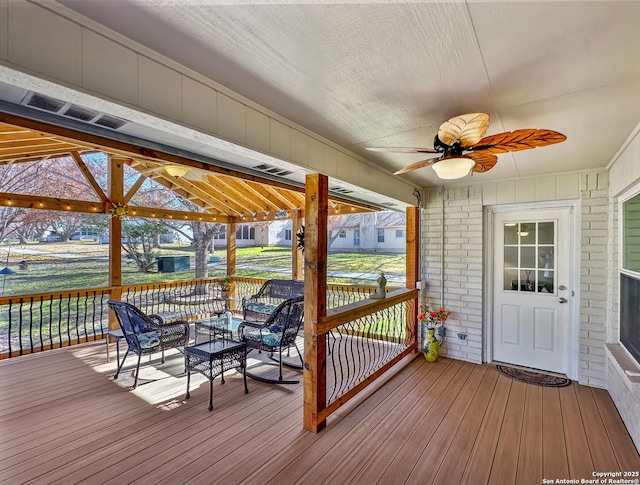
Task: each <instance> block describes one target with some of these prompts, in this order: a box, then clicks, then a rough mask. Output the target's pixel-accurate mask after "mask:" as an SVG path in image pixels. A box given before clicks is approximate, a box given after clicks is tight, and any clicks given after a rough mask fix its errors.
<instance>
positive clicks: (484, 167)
mask: <svg viewBox="0 0 640 485" xmlns="http://www.w3.org/2000/svg"><path fill="white" fill-rule="evenodd" d="M465 156H466V157H469V158H471V159H473V161H474V162H476V164H475V166H474V167H473V168H472V169H471V170H472V171H473V172H478V173H483V172H487V171H489V170H491V169H492V168H493V167H494V166H495V164H496V163H498V157H496V156H495V155H494V154H492V153H488V152H487V151H486V150H479V151H477V152H469V153H467V154H466V155H465Z"/></svg>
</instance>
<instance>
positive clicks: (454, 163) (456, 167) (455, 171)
mask: <svg viewBox="0 0 640 485" xmlns="http://www.w3.org/2000/svg"><path fill="white" fill-rule="evenodd" d="M475 164H476V162H474V161H473V160H471V159H470V158H467V157H451V158H445V159H443V160H440V161H439V162H436V163H434V164H433V165H432V167H433V170H435V172H436V174H437V175H438V177H440V178H441V179H445V180H452V179H459V178H462V177H465V176H466V175H468V174H469V172H470V171H471V169H472V168H473V167H474V165H475Z"/></svg>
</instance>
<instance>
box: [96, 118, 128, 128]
mask: <svg viewBox="0 0 640 485" xmlns="http://www.w3.org/2000/svg"><path fill="white" fill-rule="evenodd" d="M94 123H95V124H96V125H100V126H106V127H107V128H112V129H114V130H117V129H118V128H121V127H123V126H124V125H126V124H127V122H126V121H125V120H121V119H120V118H116V117H115V116H109V115H102V116H100V118H98V119H97V120H95V121H94Z"/></svg>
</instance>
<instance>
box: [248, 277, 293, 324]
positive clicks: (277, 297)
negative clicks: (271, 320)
mask: <svg viewBox="0 0 640 485" xmlns="http://www.w3.org/2000/svg"><path fill="white" fill-rule="evenodd" d="M302 296H304V281H298V280H278V279H273V280H267V281H265V282H264V283H263V285H262V286H261V287H260V290H258V293H256V294H255V295H251V296H245V297H244V298H243V299H242V315H243V318H244V320H249V321H252V322H264V321H265V320H266V319H267V318H268V317H269V315H270V314H271V312H273V311H274V310H275V309H276V308H277V307H278V305H279V304H280V303H282V302H283V301H285V300H288V299H290V298H297V297H302Z"/></svg>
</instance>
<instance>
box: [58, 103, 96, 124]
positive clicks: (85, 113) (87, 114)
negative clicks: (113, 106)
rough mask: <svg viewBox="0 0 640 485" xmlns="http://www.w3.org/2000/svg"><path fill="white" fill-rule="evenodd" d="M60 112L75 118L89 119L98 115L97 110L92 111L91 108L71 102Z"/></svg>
mask: <svg viewBox="0 0 640 485" xmlns="http://www.w3.org/2000/svg"><path fill="white" fill-rule="evenodd" d="M62 114H63V115H65V116H68V117H70V118H75V119H76V120H81V121H91V120H92V119H94V118H95V117H96V116H98V114H99V113H98V112H97V111H93V110H92V109H87V108H81V107H80V106H76V105H75V104H72V105H71V106H69V107H68V108H67V110H66V111H65V112H64V113H62Z"/></svg>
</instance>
